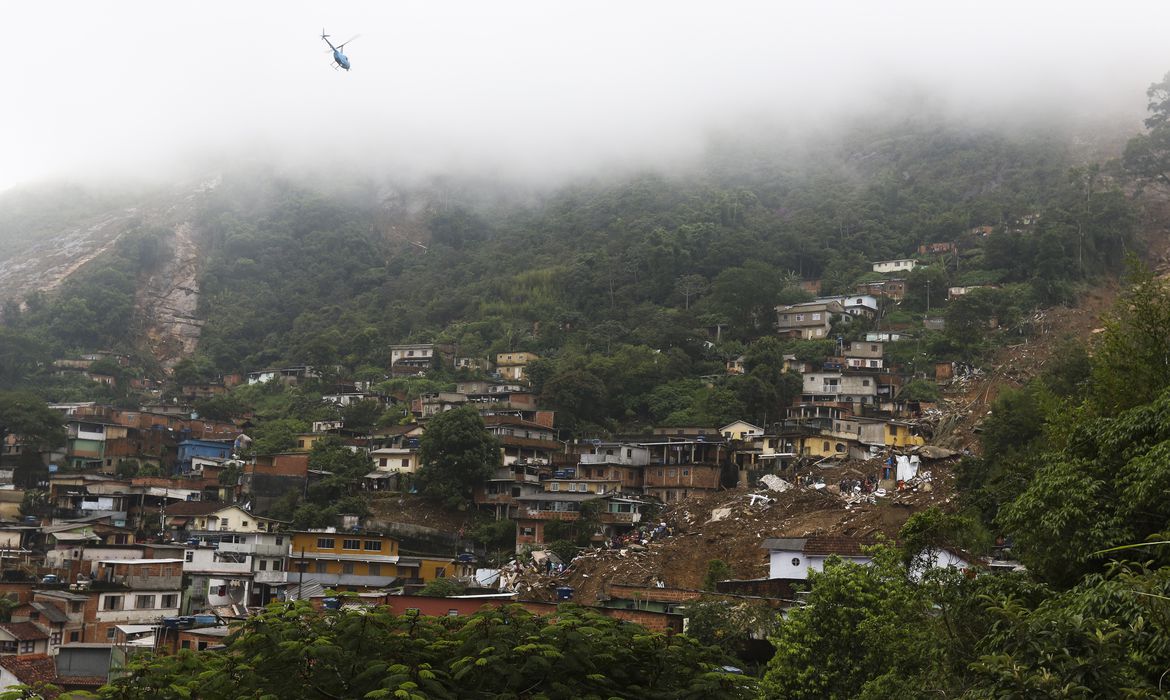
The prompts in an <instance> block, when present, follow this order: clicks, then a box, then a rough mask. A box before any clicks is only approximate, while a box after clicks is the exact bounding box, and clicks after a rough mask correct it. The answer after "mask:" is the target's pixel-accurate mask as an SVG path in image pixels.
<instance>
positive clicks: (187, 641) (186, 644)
mask: <svg viewBox="0 0 1170 700" xmlns="http://www.w3.org/2000/svg"><path fill="white" fill-rule="evenodd" d="M179 646H180V647H181V648H183V649H190V648H191V640H190V639H184V640H183V642H182V644H180V645H179Z"/></svg>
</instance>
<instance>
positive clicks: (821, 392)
mask: <svg viewBox="0 0 1170 700" xmlns="http://www.w3.org/2000/svg"><path fill="white" fill-rule="evenodd" d="M803 379H804V387H803V389H802V390H801V398H800V400H801V403H824V402H831V403H849V404H854V405H855V406H856V407H857V409H858V410H857V412H858V413H860V407H861V406H866V405H873V404H874V403H876V397H877V393H878V390H877V389H878V385H877V381H876V379H875V378H874V377H873V376H872V375H870V374H858V373H853V372H810V373H807V374H805V375H804V376H803Z"/></svg>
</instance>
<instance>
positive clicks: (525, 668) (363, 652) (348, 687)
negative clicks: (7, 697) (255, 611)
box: [100, 603, 753, 700]
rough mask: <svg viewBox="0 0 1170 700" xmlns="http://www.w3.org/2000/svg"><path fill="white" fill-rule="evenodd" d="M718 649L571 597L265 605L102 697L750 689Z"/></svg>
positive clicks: (712, 692)
mask: <svg viewBox="0 0 1170 700" xmlns="http://www.w3.org/2000/svg"><path fill="white" fill-rule="evenodd" d="M726 658H727V657H725V656H724V654H723V652H721V651H719V650H718V649H717V648H715V647H705V646H702V645H700V644H698V643H696V642H695V641H694V640H692V639H690V638H688V637H684V636H674V637H668V636H665V635H662V634H655V633H650V632H648V631H647V630H646V629H645V628H643V627H641V626H640V625H635V624H629V623H625V622H621V621H619V620H616V619H612V618H608V617H603V616H601V615H598V614H597V613H594V612H591V611H589V610H587V609H584V608H580V607H577V606H573V605H565V606H561V607H560V608H559V609H558V611H557V613H556V615H555V616H553V617H540V616H537V615H533V614H531V613H529V612H527V611H526V610H524V609H523V608H520V607H519V606H513V607H505V608H501V609H497V610H488V609H486V608H485V609H484V610H482V611H481V612H478V613H476V614H474V615H472V616H469V617H439V618H426V617H420V616H418V615H415V614H405V615H394V614H391V613H390V612H389V611H388V610H387V609H385V608H379V609H373V610H360V611H359V610H353V609H344V608H343V609H342V610H341V611H338V612H328V611H326V612H314V611H313V610H312V607H311V606H309V605H308V604H307V603H297V604H290V605H284V604H274V605H272V606H270V607H269V608H268V609H267V610H266V611H265V612H263V613H262V614H260V615H258V616H255V617H252V618H249V619H248V620H247V621H246V622H245V623H244V624H243V625H242V629H241V630H240V631H239V632H238V633H237V634H235V635H233V636H231V637H229V638H228V640H227V647H226V649H225V650H224V651H222V652H221V651H207V652H201V653H193V652H190V651H183V652H180V653H179V654H178V655H177V656H168V657H161V658H158V659H153V660H147V661H145V662H138V663H135V664H133V665H132V666H131V668H130V674H129V675H127V676H126V677H124V678H122V679H119V680H118V681H116V682H114V683H112V684H111V685H110V686H107V687H106V688H104V689H103V690H102V691H101V694H100V697H105V698H111V699H114V698H119V699H122V700H131V699H133V698H142V699H144V700H145V699H149V700H167V699H178V698H193V697H199V698H205V699H206V700H214V699H215V698H225V699H226V698H245V697H246V698H391V697H394V698H408V699H410V700H425V699H428V698H462V697H469V696H471V695H477V696H479V695H482V696H483V697H497V698H509V697H511V698H537V697H542V698H549V699H550V700H552V699H555V698H564V699H565V700H569V699H570V698H573V699H576V698H611V697H612V698H663V699H664V700H665V699H667V698H670V699H671V700H675V699H676V698H747V697H752V695H753V693H752V679H750V678H747V677H745V676H742V675H736V674H732V673H727V672H725V671H723V670H722V668H721V664H722V663H723V662H724V661H725V660H726Z"/></svg>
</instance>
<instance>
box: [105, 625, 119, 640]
mask: <svg viewBox="0 0 1170 700" xmlns="http://www.w3.org/2000/svg"><path fill="white" fill-rule="evenodd" d="M117 631H118V630H117V628H115V627H110V628H108V629H107V630H106V639H110V640H112V639H113V638H114V633H115V632H117Z"/></svg>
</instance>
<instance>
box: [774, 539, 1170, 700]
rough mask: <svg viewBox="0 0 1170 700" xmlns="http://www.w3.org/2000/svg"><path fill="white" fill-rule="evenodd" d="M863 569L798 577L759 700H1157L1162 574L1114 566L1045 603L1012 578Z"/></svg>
mask: <svg viewBox="0 0 1170 700" xmlns="http://www.w3.org/2000/svg"><path fill="white" fill-rule="evenodd" d="M874 557H875V563H874V565H873V566H860V565H857V564H850V563H844V562H836V563H829V564H827V565H826V567H825V571H824V572H823V573H813V574H812V575H811V576H810V586H811V590H810V592H809V594H808V596H807V598H805V600H804V605H802V606H801V607H798V608H794V609H792V610H790V611H789V613H788V615H787V617H786V618H785V619H784V620H782V621H781V622H780V624H779V626H778V630H777V632H776V634H775V635H774V637H773V638H772V641H773V643H774V645H775V646H776V655H775V656H774V657H773V659H772V661H771V663H769V665H768V671H767V673H766V675H765V677H764V681H763V683H762V686H761V690H762V691H763V693H762V696H763V697H766V698H784V699H785V700H800V699H804V698H807V699H809V700H812V699H813V698H816V699H817V700H820V699H821V698H867V699H871V700H878V699H884V698H894V697H897V698H938V697H946V698H963V699H964V700H984V699H991V698H997V699H999V698H1002V699H1005V700H1006V699H1008V698H1021V699H1022V698H1083V699H1084V700H1088V699H1089V698H1154V697H1164V696H1163V695H1162V693H1161V691H1159V683H1164V682H1163V680H1162V679H1161V676H1162V674H1163V673H1164V672H1165V670H1166V668H1167V667H1168V666H1170V624H1168V623H1170V599H1168V598H1167V597H1166V596H1167V593H1170V569H1167V568H1163V569H1157V570H1149V569H1146V568H1144V567H1141V566H1127V565H1123V564H1119V565H1115V566H1113V567H1111V568H1110V569H1109V570H1108V571H1107V572H1106V573H1104V574H1095V575H1091V576H1087V577H1085V578H1083V579H1082V580H1081V582H1080V583H1079V584H1078V585H1077V586H1075V587H1074V588H1072V589H1070V590H1068V591H1064V592H1056V591H1054V590H1053V589H1051V588H1049V587H1048V586H1045V585H1043V584H1037V583H1035V582H1033V581H1031V580H1030V579H1029V578H1028V577H1027V576H1026V575H1020V574H1004V575H989V574H984V575H980V576H977V577H975V578H969V577H967V576H964V575H963V574H960V573H958V572H955V571H953V570H948V571H941V570H934V571H932V572H929V573H928V574H927V575H925V576H924V577H922V578H921V579H916V578H915V577H912V576H909V575H907V570H906V569H905V568H904V566H902V565H901V563H900V562H898V560H897V559H898V557H899V555H898V553H897V552H895V551H893V550H888V549H883V550H879V551H877V552H875V553H874ZM1163 687H1164V685H1163Z"/></svg>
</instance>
